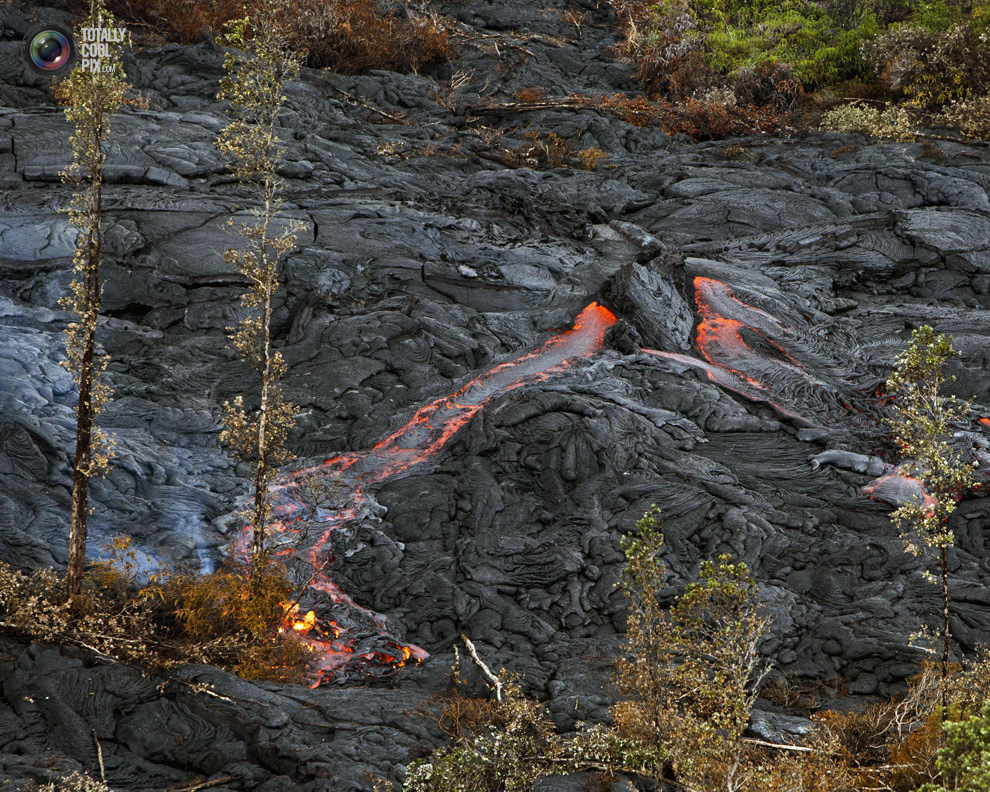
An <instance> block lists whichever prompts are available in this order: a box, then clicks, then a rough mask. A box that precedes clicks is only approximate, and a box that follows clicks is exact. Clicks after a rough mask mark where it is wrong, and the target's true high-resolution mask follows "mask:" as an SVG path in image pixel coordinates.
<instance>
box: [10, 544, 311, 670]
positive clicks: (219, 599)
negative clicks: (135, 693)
mask: <svg viewBox="0 0 990 792" xmlns="http://www.w3.org/2000/svg"><path fill="white" fill-rule="evenodd" d="M105 551H106V552H107V553H108V556H109V557H108V559H107V560H105V561H98V562H96V563H95V564H94V565H93V568H92V569H91V571H89V572H88V573H87V577H86V580H85V585H84V588H83V593H82V595H81V596H80V597H78V598H76V599H75V601H74V602H73V604H72V605H71V606H70V605H69V604H66V602H65V582H64V579H63V578H62V577H61V576H60V575H59V574H58V573H56V572H55V570H53V569H48V568H41V569H35V570H33V571H32V572H30V573H28V574H25V573H24V572H21V571H20V570H17V569H14V568H12V567H10V566H8V565H6V564H3V563H0V616H2V620H3V622H4V625H5V627H6V628H7V629H9V630H12V631H14V632H17V633H19V634H21V635H25V636H28V637H30V638H32V639H36V640H44V641H52V642H56V643H69V644H73V645H76V646H82V647H84V648H87V649H90V650H95V651H97V652H99V653H101V654H103V655H107V656H109V657H114V658H117V659H119V660H123V661H125V662H129V663H134V664H136V665H139V666H141V667H142V668H147V669H150V670H153V671H167V670H168V669H170V668H172V667H174V666H175V664H176V663H181V662H194V663H211V664H213V665H217V666H220V667H222V668H225V669H227V670H229V671H233V672H234V673H238V674H240V675H241V676H243V677H245V678H248V679H268V680H273V681H281V682H296V681H300V680H301V677H302V673H303V671H304V669H305V666H306V661H307V660H308V659H309V652H308V650H307V649H306V647H305V645H304V644H302V643H301V642H299V641H297V640H294V637H293V636H282V635H281V633H280V627H281V624H282V619H283V616H284V614H285V603H286V602H287V601H289V600H290V599H291V595H292V592H293V587H292V585H291V584H290V582H289V580H288V577H287V575H286V572H285V570H284V568H282V567H281V566H278V565H276V564H267V565H263V566H261V567H260V568H256V569H254V570H251V569H250V568H244V569H231V570H224V571H220V572H217V573H214V574H213V575H207V576H205V577H197V576H194V575H191V574H182V573H159V574H156V575H152V576H151V577H150V579H149V583H148V585H146V586H145V587H144V588H139V587H138V586H137V583H136V581H137V576H138V564H137V556H136V553H135V551H134V550H133V548H132V547H131V543H130V540H129V539H127V538H117V539H114V540H113V541H112V542H111V543H109V544H108V545H106V546H105ZM252 571H253V573H254V574H251V572H252Z"/></svg>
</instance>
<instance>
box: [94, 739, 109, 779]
mask: <svg viewBox="0 0 990 792" xmlns="http://www.w3.org/2000/svg"><path fill="white" fill-rule="evenodd" d="M93 739H94V740H95V741H96V758H97V759H98V760H99V762H100V781H102V782H103V783H104V784H106V782H107V769H106V768H105V767H104V766H103V746H102V745H100V738H99V737H97V736H96V729H93Z"/></svg>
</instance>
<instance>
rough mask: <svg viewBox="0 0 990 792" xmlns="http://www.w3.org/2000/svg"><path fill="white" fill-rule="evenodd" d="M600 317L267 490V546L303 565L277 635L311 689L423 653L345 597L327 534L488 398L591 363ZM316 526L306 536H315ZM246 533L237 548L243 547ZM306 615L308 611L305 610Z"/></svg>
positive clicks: (360, 514)
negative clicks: (298, 589) (323, 502)
mask: <svg viewBox="0 0 990 792" xmlns="http://www.w3.org/2000/svg"><path fill="white" fill-rule="evenodd" d="M615 321H616V319H615V316H614V315H613V314H612V312H611V311H609V310H608V309H607V308H605V307H603V306H601V305H598V304H597V303H592V304H591V305H589V306H588V307H587V308H585V309H584V310H583V311H582V312H581V313H580V314H579V315H578V317H577V319H576V320H575V323H574V327H573V329H571V330H568V331H566V332H564V333H561V334H559V335H556V336H553V337H552V338H550V339H549V340H548V341H546V342H545V343H544V344H543V346H541V347H540V348H539V349H537V350H535V351H533V352H530V353H528V354H525V355H522V356H521V357H519V358H516V359H515V360H512V361H509V362H506V363H502V364H500V365H498V366H494V367H493V368H491V369H489V370H488V371H486V372H484V373H482V374H480V375H478V376H477V377H475V378H474V379H472V380H470V381H469V382H467V383H466V384H465V385H464V386H463V387H461V388H460V389H459V390H457V391H456V392H455V393H452V394H450V395H449V396H444V397H442V398H439V399H437V400H436V401H433V402H430V403H429V404H427V405H425V406H423V407H420V408H419V409H418V410H417V411H416V413H415V414H414V415H413V416H412V418H411V419H410V420H409V421H408V422H407V423H406V424H405V426H403V427H402V428H401V429H398V430H397V431H395V432H393V433H392V434H390V435H389V436H388V437H386V438H385V439H384V440H382V441H381V442H379V443H377V444H376V445H375V446H374V447H372V448H371V449H369V450H367V451H358V452H353V453H346V454H340V455H339V456H335V457H333V458H331V459H328V460H327V461H326V462H324V463H322V464H320V465H315V466H313V467H309V468H305V469H303V470H298V471H295V472H293V473H291V474H288V475H286V476H284V477H282V478H281V479H280V480H279V481H278V482H276V483H275V484H273V485H272V492H273V494H274V496H275V506H274V514H275V517H276V522H275V523H274V524H273V525H272V526H271V528H270V533H269V536H270V543H271V546H273V547H276V548H277V547H279V546H281V547H282V548H283V549H282V550H276V552H278V553H279V554H280V555H284V556H286V557H291V558H292V559H294V560H295V562H298V563H302V564H303V565H304V566H303V571H304V573H305V574H306V576H307V578H308V580H309V582H308V584H307V586H308V588H307V590H306V591H305V592H304V594H303V597H302V601H303V602H305V603H306V607H307V608H308V610H307V611H306V613H305V614H302V613H301V609H300V608H299V607H298V605H297V606H296V607H295V608H294V609H293V611H292V612H291V613H290V614H289V615H288V617H287V619H286V622H285V624H284V626H283V631H284V632H286V633H290V634H293V635H294V636H296V638H297V639H298V640H300V641H303V642H304V643H306V644H307V645H308V646H309V648H310V649H312V650H313V653H314V659H313V661H312V662H311V663H310V668H309V670H310V672H311V680H312V685H313V687H316V686H318V685H320V684H324V683H327V682H330V681H341V680H343V679H345V678H346V677H347V676H348V675H353V674H355V673H358V672H360V673H362V674H368V673H381V672H383V671H387V670H388V669H390V668H399V667H401V666H402V665H404V664H405V663H406V662H407V661H409V660H413V661H420V660H422V659H424V658H425V657H426V656H427V654H426V652H425V650H423V649H421V648H420V647H418V646H415V645H414V644H410V643H406V642H404V641H402V640H400V639H398V638H397V637H396V636H395V632H396V630H395V629H394V628H393V627H392V625H391V624H390V623H389V621H388V619H387V618H386V617H385V616H383V615H381V614H379V613H375V612H373V611H371V610H368V609H367V608H363V607H361V606H360V605H358V604H357V603H355V602H354V600H352V599H351V598H350V597H349V596H348V595H347V594H345V593H344V592H343V591H342V590H341V589H340V588H339V587H338V586H337V584H336V583H334V581H333V580H332V579H331V578H330V576H329V574H328V569H329V568H330V567H331V565H332V564H333V563H334V562H335V561H336V560H337V559H336V556H335V554H334V550H333V546H332V539H333V535H334V532H335V531H340V530H341V529H343V528H345V527H347V526H348V525H352V524H355V523H356V522H357V521H360V520H362V519H365V518H368V517H369V516H370V513H369V512H370V509H369V506H370V503H369V495H368V494H367V491H368V489H369V488H372V487H375V486H376V485H379V484H381V483H383V482H384V481H386V480H389V479H392V478H395V477H397V476H401V475H403V474H405V473H406V472H407V471H409V470H410V469H412V468H414V467H416V466H417V465H420V464H422V463H423V462H426V461H428V460H431V459H434V458H435V457H436V456H437V454H438V453H439V452H440V451H441V450H442V449H443V447H444V446H445V445H446V444H447V442H448V441H449V440H450V439H451V438H452V437H453V436H454V435H455V434H456V433H457V432H458V431H459V430H460V429H462V428H463V427H464V426H466V425H467V423H468V422H469V421H470V420H471V419H472V418H473V417H474V415H475V414H477V413H478V412H479V411H480V410H482V409H483V408H484V406H485V405H486V404H487V403H488V401H489V400H491V399H492V398H493V397H495V396H498V395H501V394H504V393H507V392H508V391H511V390H513V389H515V388H519V387H522V386H523V385H526V384H528V383H532V382H538V381H540V380H544V379H546V378H548V377H550V376H553V375H554V374H558V373H560V372H562V371H564V370H565V369H566V368H567V367H568V366H570V365H571V364H572V363H573V362H574V361H577V360H580V359H583V358H587V357H590V356H591V355H594V354H595V353H597V352H599V351H600V350H601V349H602V347H603V346H604V339H605V333H606V331H607V330H608V328H609V327H611V326H612V325H613V324H614V323H615ZM314 478H316V479H317V480H322V481H328V482H329V481H332V482H334V488H335V492H334V495H333V501H334V503H333V506H332V507H331V508H324V507H322V506H320V507H311V506H310V505H309V504H308V503H307V502H306V494H305V488H306V483H307V482H308V481H311V480H313V479H314ZM304 523H308V524H309V525H308V528H309V530H308V531H307V532H306V536H307V537H312V538H308V539H307V540H306V545H307V546H305V547H300V546H299V541H298V538H299V536H300V526H302V525H303V524H304ZM314 526H315V528H314ZM250 542H251V528H250V526H247V527H246V528H245V529H244V533H243V535H242V537H241V541H240V542H239V545H240V546H241V547H245V548H246V547H249V546H250ZM309 606H312V607H311V608H310V607H309Z"/></svg>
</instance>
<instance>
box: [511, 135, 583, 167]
mask: <svg viewBox="0 0 990 792" xmlns="http://www.w3.org/2000/svg"><path fill="white" fill-rule="evenodd" d="M526 141H527V142H525V143H523V144H521V145H519V146H516V147H515V148H514V149H512V150H511V151H509V152H508V154H507V160H508V164H510V165H516V166H517V167H526V168H533V169H534V170H546V169H550V168H567V167H570V164H571V162H572V160H573V158H574V146H572V145H571V144H570V143H568V142H567V141H566V140H564V138H562V137H561V136H560V135H558V134H557V133H556V132H545V133H544V132H541V131H540V130H538V129H534V130H531V131H529V132H527V133H526Z"/></svg>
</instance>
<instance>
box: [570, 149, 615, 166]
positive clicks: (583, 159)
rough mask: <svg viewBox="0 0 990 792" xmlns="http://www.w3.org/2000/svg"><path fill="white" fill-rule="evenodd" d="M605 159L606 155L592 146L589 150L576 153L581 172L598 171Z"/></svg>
mask: <svg viewBox="0 0 990 792" xmlns="http://www.w3.org/2000/svg"><path fill="white" fill-rule="evenodd" d="M607 159H608V154H607V153H605V152H604V151H602V150H601V149H598V148H594V147H593V146H592V147H591V148H586V149H581V150H580V151H579V152H578V153H577V160H578V165H579V166H580V167H581V168H582V169H583V170H588V171H593V170H598V168H599V166H600V165H601V164H602V163H603V162H605V160H607Z"/></svg>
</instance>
